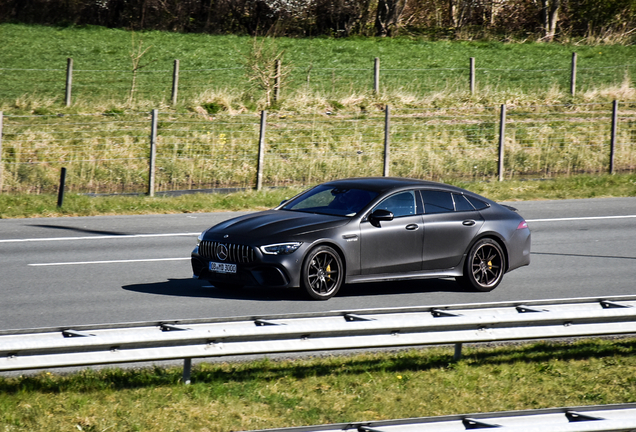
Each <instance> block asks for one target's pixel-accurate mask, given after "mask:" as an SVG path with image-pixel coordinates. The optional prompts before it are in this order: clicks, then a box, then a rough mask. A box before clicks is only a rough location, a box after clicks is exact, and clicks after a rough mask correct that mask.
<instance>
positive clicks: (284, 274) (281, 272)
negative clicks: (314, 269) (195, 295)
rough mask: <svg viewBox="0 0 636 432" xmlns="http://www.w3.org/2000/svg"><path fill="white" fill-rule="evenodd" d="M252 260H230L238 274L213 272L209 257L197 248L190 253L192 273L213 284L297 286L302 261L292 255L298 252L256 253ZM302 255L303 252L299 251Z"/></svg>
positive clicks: (274, 286) (273, 286)
mask: <svg viewBox="0 0 636 432" xmlns="http://www.w3.org/2000/svg"><path fill="white" fill-rule="evenodd" d="M255 255H256V256H255V257H254V259H253V260H252V261H251V262H249V263H241V262H228V263H230V264H236V273H218V272H215V271H210V262H211V261H214V262H218V260H214V259H210V258H209V257H207V256H203V255H201V254H200V253H199V248H198V247H197V248H195V249H194V250H193V251H192V255H191V264H192V273H193V276H194V277H195V278H198V279H204V280H207V281H209V282H210V283H211V284H213V285H214V283H215V282H217V283H225V284H233V285H244V286H245V285H249V286H261V287H271V288H288V287H298V286H299V281H300V276H299V275H300V262H299V260H297V259H295V257H292V255H296V253H294V254H291V255H286V256H277V255H271V256H269V255H263V254H261V253H260V252H257V253H256V254H255ZM298 256H299V257H300V256H301V255H300V254H298Z"/></svg>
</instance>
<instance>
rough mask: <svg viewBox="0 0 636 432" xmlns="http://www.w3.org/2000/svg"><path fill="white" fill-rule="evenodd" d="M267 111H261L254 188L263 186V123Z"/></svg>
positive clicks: (264, 122) (265, 119)
mask: <svg viewBox="0 0 636 432" xmlns="http://www.w3.org/2000/svg"><path fill="white" fill-rule="evenodd" d="M266 123H267V111H265V110H263V111H261V129H260V135H259V138H258V167H257V168H256V190H261V189H262V188H263V163H264V159H265V124H266Z"/></svg>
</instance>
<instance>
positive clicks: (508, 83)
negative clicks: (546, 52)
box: [0, 55, 636, 104]
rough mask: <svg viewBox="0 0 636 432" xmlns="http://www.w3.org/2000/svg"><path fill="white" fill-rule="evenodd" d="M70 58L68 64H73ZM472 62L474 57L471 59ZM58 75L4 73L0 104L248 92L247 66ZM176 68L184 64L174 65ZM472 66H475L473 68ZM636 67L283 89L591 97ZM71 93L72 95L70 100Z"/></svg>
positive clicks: (311, 83) (299, 70)
mask: <svg viewBox="0 0 636 432" xmlns="http://www.w3.org/2000/svg"><path fill="white" fill-rule="evenodd" d="M69 60H70V59H69ZM471 61H473V62H474V58H473V59H471ZM69 63H70V64H69V65H67V67H66V68H64V67H62V65H61V67H60V68H59V69H37V68H34V69H14V68H0V99H4V100H12V99H13V100H19V99H25V98H51V99H55V100H62V101H64V100H65V101H66V102H67V104H71V103H79V102H85V103H95V102H100V103H102V104H103V103H104V102H120V103H122V102H126V101H128V100H129V99H130V98H131V93H133V95H132V96H133V97H134V98H136V99H137V100H143V101H147V102H150V103H155V104H166V103H170V102H176V101H181V102H183V101H193V100H197V99H200V98H201V97H202V95H204V94H205V93H206V92H209V91H211V90H214V91H224V90H225V91H236V90H244V89H245V88H246V87H248V86H249V82H248V74H247V72H246V70H245V67H243V66H240V65H237V67H230V68H210V69H188V68H187V67H179V66H178V64H177V65H175V66H173V65H164V66H163V67H161V68H160V69H150V68H144V69H139V70H138V71H136V73H135V74H134V75H135V84H134V86H133V84H132V82H133V71H132V70H124V69H120V70H111V69H82V68H74V67H73V65H72V62H69ZM175 63H178V62H176V61H175ZM473 65H474V63H473ZM635 72H636V64H625V65H613V66H607V67H585V68H580V67H577V66H576V56H575V55H574V56H573V61H572V64H571V67H570V68H554V69H512V68H510V69H496V68H483V67H474V66H473V67H470V66H469V62H468V61H467V63H466V66H465V67H456V68H419V69H395V68H380V65H379V59H376V63H375V64H370V66H369V67H368V68H316V67H313V66H312V65H307V66H295V67H291V68H290V74H289V77H288V79H287V80H286V82H285V83H284V84H283V85H284V86H285V87H284V89H283V90H284V91H285V92H288V94H291V93H293V92H295V91H301V90H304V91H310V92H316V93H321V94H327V95H332V96H333V97H337V96H338V95H345V94H346V95H351V94H356V93H367V92H370V91H385V90H393V91H400V92H405V93H411V94H419V95H423V94H430V93H434V92H439V91H440V90H451V91H452V90H469V89H470V90H471V91H473V92H479V91H486V90H487V89H496V90H497V91H515V92H519V91H521V92H529V91H533V90H534V91H536V90H537V89H547V88H556V89H563V90H566V89H568V90H569V91H570V92H572V93H574V92H575V91H586V90H589V89H594V88H597V87H598V86H599V84H603V85H619V84H621V83H623V82H624V81H625V79H630V82H631V78H630V77H631V76H634V75H635ZM71 95H72V97H71Z"/></svg>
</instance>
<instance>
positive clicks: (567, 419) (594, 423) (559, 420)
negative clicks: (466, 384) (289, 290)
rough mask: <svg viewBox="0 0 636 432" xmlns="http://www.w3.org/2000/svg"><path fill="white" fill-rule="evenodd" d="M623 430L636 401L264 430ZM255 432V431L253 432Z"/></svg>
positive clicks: (632, 420)
mask: <svg viewBox="0 0 636 432" xmlns="http://www.w3.org/2000/svg"><path fill="white" fill-rule="evenodd" d="M493 428H496V430H497V431H498V432H619V431H621V432H623V431H633V430H635V429H636V404H633V403H632V404H621V405H602V406H584V407H575V408H550V409H540V410H528V411H505V412H495V413H487V414H485V413H479V414H468V415H453V416H442V417H424V418H412V419H401V420H385V421H373V422H358V423H340V424H331V425H321V426H303V427H294V428H283V429H267V430H263V431H261V432H343V431H351V432H414V431H431V432H436V431H437V432H459V431H466V430H469V429H471V430H472V429H493ZM253 432H255V431H253Z"/></svg>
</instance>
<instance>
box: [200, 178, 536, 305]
mask: <svg viewBox="0 0 636 432" xmlns="http://www.w3.org/2000/svg"><path fill="white" fill-rule="evenodd" d="M529 263H530V230H529V229H528V225H527V224H526V221H525V220H524V219H523V218H522V217H521V216H520V215H519V214H517V212H516V211H515V209H513V208H511V207H507V206H503V205H499V204H497V203H495V202H493V201H490V200H488V199H486V198H484V197H482V196H479V195H477V194H474V193H472V192H469V191H467V190H464V189H460V188H457V187H454V186H449V185H445V184H442V183H435V182H430V181H421V180H413V179H403V178H387V177H379V178H352V179H344V180H336V181H331V182H328V183H323V184H321V185H318V186H315V187H313V188H311V189H309V190H307V191H305V192H303V193H301V194H299V195H297V196H295V197H294V198H292V199H290V200H287V201H284V202H283V203H281V204H280V205H279V206H278V207H276V208H274V209H273V210H267V211H262V212H257V213H251V214H247V215H243V216H240V217H237V218H234V219H230V220H227V221H225V222H221V223H219V224H218V225H215V226H213V227H212V228H210V229H208V230H207V231H204V232H203V233H202V234H201V235H200V236H199V238H198V244H197V247H196V248H195V249H194V251H193V252H192V270H193V272H194V277H195V278H201V279H205V280H208V281H210V283H212V284H213V285H214V286H216V287H219V288H238V287H241V286H245V285H251V286H262V287H300V288H302V289H303V290H304V291H305V292H306V293H307V294H308V295H309V296H310V297H311V298H313V299H317V300H327V299H329V298H331V297H333V296H334V295H335V294H336V293H337V292H338V290H339V289H340V287H341V286H342V285H343V284H352V283H360V282H371V281H387V280H401V279H416V278H441V277H454V278H455V279H456V280H457V282H459V283H460V284H461V285H463V286H465V287H468V288H470V289H473V290H478V291H491V290H493V289H494V288H496V287H497V285H499V283H500V282H501V280H502V278H503V275H504V273H506V272H509V271H510V270H514V269H516V268H518V267H521V266H525V265H528V264H529Z"/></svg>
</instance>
